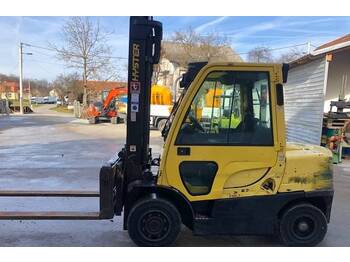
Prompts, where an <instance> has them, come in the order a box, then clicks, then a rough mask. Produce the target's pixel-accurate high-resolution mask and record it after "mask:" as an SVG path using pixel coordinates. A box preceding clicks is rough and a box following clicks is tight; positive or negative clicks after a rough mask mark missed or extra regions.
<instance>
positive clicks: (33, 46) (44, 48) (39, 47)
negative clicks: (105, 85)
mask: <svg viewBox="0 0 350 262" xmlns="http://www.w3.org/2000/svg"><path fill="white" fill-rule="evenodd" d="M23 44H24V45H25V46H29V47H32V48H38V49H43V50H48V51H52V52H59V51H58V50H56V49H54V48H50V47H44V46H38V45H32V44H28V43H23ZM70 55H72V56H76V57H81V56H80V55H75V54H70ZM95 57H98V58H111V59H120V60H123V59H124V60H125V59H128V58H127V57H122V56H95Z"/></svg>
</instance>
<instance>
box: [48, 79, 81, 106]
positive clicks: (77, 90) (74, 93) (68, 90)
mask: <svg viewBox="0 0 350 262" xmlns="http://www.w3.org/2000/svg"><path fill="white" fill-rule="evenodd" d="M79 79H80V77H79V75H78V74H77V73H72V74H66V75H64V74H60V75H58V76H57V77H56V79H55V80H54V81H53V82H52V83H51V85H50V86H51V88H54V89H55V90H56V92H57V93H58V95H59V97H60V98H61V100H62V101H63V98H64V96H66V95H69V96H70V97H72V99H74V100H79V98H80V97H81V96H82V95H83V92H84V90H83V87H82V86H81V85H80V84H79V83H80V81H79Z"/></svg>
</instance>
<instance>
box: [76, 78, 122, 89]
mask: <svg viewBox="0 0 350 262" xmlns="http://www.w3.org/2000/svg"><path fill="white" fill-rule="evenodd" d="M79 83H81V84H82V85H83V81H79ZM87 87H88V88H89V89H91V90H94V91H104V90H111V89H113V88H125V87H127V83H126V82H114V81H97V80H88V82H87Z"/></svg>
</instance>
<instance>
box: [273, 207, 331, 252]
mask: <svg viewBox="0 0 350 262" xmlns="http://www.w3.org/2000/svg"><path fill="white" fill-rule="evenodd" d="M326 233H327V219H326V216H325V215H324V213H323V212H322V211H321V210H320V209H319V208H317V207H315V206H314V205H311V204H297V205H295V206H292V207H290V208H288V209H287V210H286V211H285V212H284V213H283V215H282V218H281V221H280V224H279V237H280V239H281V241H282V242H283V244H285V245H287V246H316V245H317V244H319V243H320V242H321V241H322V240H323V238H324V237H325V235H326Z"/></svg>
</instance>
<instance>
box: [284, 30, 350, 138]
mask: <svg viewBox="0 0 350 262" xmlns="http://www.w3.org/2000/svg"><path fill="white" fill-rule="evenodd" d="M342 89H343V90H344V95H345V97H346V98H348V99H350V34H348V35H346V36H343V37H341V38H338V39H335V40H334V41H331V42H329V43H326V44H324V45H322V46H320V47H318V48H316V49H315V50H314V51H313V52H312V53H311V54H308V55H306V56H304V57H301V58H300V59H298V60H296V61H293V62H291V63H290V70H289V76H288V82H287V84H286V85H285V88H284V92H285V118H286V125H287V129H286V130H287V140H288V141H293V142H304V143H311V144H316V145H319V144H320V142H321V133H322V120H323V113H324V112H328V111H329V109H330V101H334V100H338V97H339V94H340V92H341V90H342Z"/></svg>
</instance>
